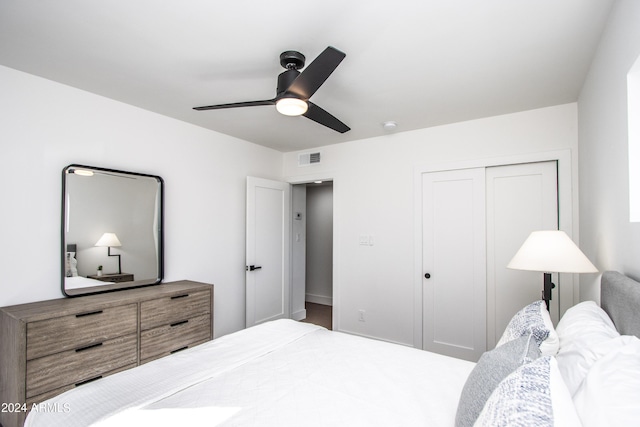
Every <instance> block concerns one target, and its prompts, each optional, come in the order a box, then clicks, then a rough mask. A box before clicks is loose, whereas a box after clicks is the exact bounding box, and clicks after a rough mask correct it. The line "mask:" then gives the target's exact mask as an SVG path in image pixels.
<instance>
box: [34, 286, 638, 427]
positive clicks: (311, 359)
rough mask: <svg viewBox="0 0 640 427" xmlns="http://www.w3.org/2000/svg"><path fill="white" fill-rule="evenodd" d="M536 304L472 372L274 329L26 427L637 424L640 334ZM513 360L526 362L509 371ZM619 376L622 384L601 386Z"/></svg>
mask: <svg viewBox="0 0 640 427" xmlns="http://www.w3.org/2000/svg"><path fill="white" fill-rule="evenodd" d="M605 276H606V277H609V278H611V277H612V276H611V275H607V274H605ZM622 277H623V276H622ZM613 279H615V280H614V281H616V280H618V279H620V277H618V276H613ZM624 279H625V281H629V280H630V279H627V278H624ZM603 282H604V279H603ZM604 286H609V285H605V283H603V287H604ZM603 289H604V288H603ZM632 291H633V293H636V294H638V295H640V284H637V283H636V282H633V284H632ZM616 292H618V291H617V290H616V291H615V292H614V293H616ZM624 292H627V291H626V290H625V291H624ZM603 298H606V301H603V306H604V305H606V304H609V302H610V301H612V299H611V298H610V297H608V296H607V297H605V295H604V290H603ZM616 298H617V299H618V300H621V301H622V304H623V305H626V306H630V307H627V308H624V310H625V311H624V313H625V314H623V315H622V317H623V318H624V319H626V320H625V321H627V320H629V319H628V318H629V316H631V317H634V319H631V320H630V324H631V325H635V326H637V325H638V324H640V323H639V322H638V321H637V316H638V315H637V314H636V313H635V312H637V311H638V310H637V307H638V304H639V302H632V301H631V299H630V298H626V297H622V298H619V296H618V297H616ZM619 304H620V303H619V302H616V303H615V308H613V309H612V310H613V311H614V312H616V313H617V312H619V311H620V308H619ZM634 304H635V305H634ZM540 307H544V306H543V304H542V303H541V302H535V303H532V304H531V305H529V306H527V307H525V308H523V310H521V311H520V312H519V313H518V314H516V315H515V316H514V319H512V322H511V323H510V325H509V327H508V328H507V331H505V334H504V335H503V339H501V342H500V343H499V346H498V347H497V348H496V349H495V350H492V351H491V352H487V353H485V355H483V357H482V358H481V359H480V361H479V362H478V363H477V364H474V363H471V362H467V361H463V360H458V359H454V358H450V357H446V356H442V355H438V354H434V353H429V352H425V351H420V350H416V349H412V348H408V347H403V346H399V345H394V344H389V343H384V342H380V341H375V340H371V339H367V338H361V337H356V336H351V335H347V334H343V333H338V332H331V331H327V330H326V329H324V328H320V327H318V326H314V325H310V324H304V323H299V322H293V321H290V320H279V321H275V322H270V323H266V324H262V325H259V326H256V327H253V328H249V329H246V330H243V331H240V332H237V333H235V334H231V335H228V336H225V337H222V338H219V339H216V340H214V341H211V342H209V343H206V344H203V345H201V346H198V347H195V348H193V349H189V350H185V351H183V352H180V353H177V354H174V355H172V356H169V357H166V358H163V359H159V360H156V361H153V362H150V363H148V364H146V365H143V366H140V367H138V368H135V369H131V370H129V371H125V372H122V373H119V374H115V375H112V376H109V377H106V378H104V379H102V380H99V381H95V382H92V383H88V384H85V385H82V386H80V387H78V388H76V389H74V390H71V391H68V392H66V393H63V394H61V395H59V396H56V397H54V398H53V399H50V400H48V401H47V402H45V403H44V404H43V405H42V406H41V410H39V409H38V408H36V410H32V411H31V412H30V414H29V416H28V417H27V420H26V423H25V426H28V427H56V426H61V427H74V426H78V427H80V426H88V425H99V426H129V425H132V426H146V425H153V426H164V425H166V426H176V425H180V426H278V427H283V426H425V425H429V426H454V425H459V426H463V425H474V423H476V424H475V425H491V426H493V425H526V426H530V425H562V426H567V425H580V423H581V420H582V422H583V423H584V425H585V426H587V425H606V423H607V422H611V421H614V422H615V425H626V424H627V422H628V421H629V420H633V421H634V422H637V420H638V419H640V340H638V338H637V337H634V336H628V337H621V336H620V333H618V331H616V330H615V327H614V325H613V322H612V321H611V319H610V318H609V317H608V316H607V314H603V313H604V311H602V309H600V307H598V306H597V305H596V304H594V303H583V304H579V305H578V306H576V307H574V308H573V309H571V310H570V311H569V312H567V313H568V314H567V315H565V317H566V318H565V317H563V319H562V320H561V323H560V324H559V325H558V328H557V331H556V330H555V329H554V328H553V326H551V327H550V330H549V329H545V328H549V322H550V321H549V320H548V319H546V318H545V317H544V316H548V314H545V313H546V311H545V310H542V309H541V308H540ZM629 313H631V314H629ZM532 316H533V317H532ZM616 316H618V315H617V314H614V315H613V316H612V317H613V318H614V319H615V318H616ZM533 318H535V319H536V320H535V322H533V323H532V322H531V319H533ZM539 319H542V321H539ZM583 325H586V328H587V329H585V328H584V327H583ZM523 331H524V332H523ZM594 331H595V332H597V333H594ZM541 332H542V333H541ZM600 332H601V333H600ZM612 343H613V344H612ZM521 344H522V345H524V346H526V348H527V350H526V351H524V352H523V351H521V350H520V349H519V347H518V346H520V345H521ZM614 344H615V345H614ZM510 348H514V349H516V350H509V349H510ZM541 352H542V355H541ZM509 354H511V355H509ZM513 354H515V356H516V358H517V359H518V362H517V363H516V364H515V365H514V367H511V368H509V369H507V365H509V363H512V362H514V357H513ZM505 355H507V356H505ZM505 357H507V358H510V360H509V361H507V362H505V360H506V359H505ZM520 359H522V360H520ZM636 362H637V363H636ZM636 366H637V368H636ZM613 368H615V369H613ZM612 370H613V371H614V372H615V375H617V377H616V382H615V384H614V383H612V382H610V381H607V378H608V377H607V375H614V374H612V373H611V372H612ZM634 370H636V371H634ZM636 373H638V375H635V374H636ZM603 378H604V379H603ZM629 378H631V380H628V379H629ZM618 384H621V385H622V386H623V389H624V393H623V394H620V393H622V392H619V391H618V390H616V389H615V387H616V386H617V385H618ZM528 389H532V390H531V394H527V393H529V390H528ZM523 393H524V394H523ZM603 393H604V395H603ZM625 396H626V397H625ZM629 402H630V403H629ZM474 406H475V408H474ZM602 423H605V424H602Z"/></svg>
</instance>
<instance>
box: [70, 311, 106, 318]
mask: <svg viewBox="0 0 640 427" xmlns="http://www.w3.org/2000/svg"><path fill="white" fill-rule="evenodd" d="M100 313H102V310H98V311H90V312H88V313H80V314H76V317H85V316H92V315H94V314H100Z"/></svg>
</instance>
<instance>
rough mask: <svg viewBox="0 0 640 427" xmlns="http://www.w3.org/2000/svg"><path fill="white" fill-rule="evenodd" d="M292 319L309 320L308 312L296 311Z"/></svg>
mask: <svg viewBox="0 0 640 427" xmlns="http://www.w3.org/2000/svg"><path fill="white" fill-rule="evenodd" d="M291 318H292V319H293V320H295V321H298V322H299V321H300V320H304V319H306V318H307V310H304V309H303V310H300V311H296V312H295V313H292V314H291Z"/></svg>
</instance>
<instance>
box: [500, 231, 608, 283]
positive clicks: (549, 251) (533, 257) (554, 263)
mask: <svg viewBox="0 0 640 427" xmlns="http://www.w3.org/2000/svg"><path fill="white" fill-rule="evenodd" d="M507 268H511V269H514V270H530V271H542V272H545V273H597V272H598V269H597V268H596V267H595V266H594V265H593V264H592V263H591V261H589V259H588V258H587V257H586V256H585V255H584V254H583V253H582V251H581V250H580V249H579V248H578V246H576V244H575V243H573V240H571V239H570V238H569V236H567V234H566V233H565V232H564V231H560V230H549V231H534V232H533V233H531V234H530V235H529V237H528V238H527V240H525V242H524V243H523V244H522V246H521V247H520V249H519V250H518V252H516V254H515V256H514V257H513V259H512V260H511V262H510V263H509V265H507Z"/></svg>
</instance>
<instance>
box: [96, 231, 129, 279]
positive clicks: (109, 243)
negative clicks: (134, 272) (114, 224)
mask: <svg viewBox="0 0 640 427" xmlns="http://www.w3.org/2000/svg"><path fill="white" fill-rule="evenodd" d="M94 246H102V247H104V246H106V247H107V255H109V256H117V257H118V274H121V273H122V268H121V265H120V254H111V247H113V246H115V247H117V246H122V243H120V240H119V239H118V236H116V233H104V234H103V235H102V237H101V238H100V239H99V240H98V241H97V242H96V244H95V245H94Z"/></svg>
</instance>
